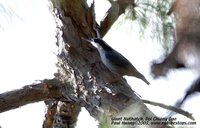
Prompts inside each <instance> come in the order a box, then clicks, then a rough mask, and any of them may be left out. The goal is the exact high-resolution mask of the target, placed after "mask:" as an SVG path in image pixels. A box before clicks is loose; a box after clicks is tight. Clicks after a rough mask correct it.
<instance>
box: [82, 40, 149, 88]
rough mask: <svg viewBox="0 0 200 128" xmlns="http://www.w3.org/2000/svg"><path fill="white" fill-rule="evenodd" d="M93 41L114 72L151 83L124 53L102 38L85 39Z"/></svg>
mask: <svg viewBox="0 0 200 128" xmlns="http://www.w3.org/2000/svg"><path fill="white" fill-rule="evenodd" d="M84 40H85V41H87V42H90V43H92V45H93V46H95V47H96V48H97V50H98V52H99V54H100V57H101V60H102V62H103V64H104V65H105V66H106V67H107V68H108V69H109V70H110V71H111V72H113V73H117V74H119V75H120V76H122V77H123V76H125V75H127V76H133V77H136V78H139V79H141V80H143V81H144V82H145V83H146V84H147V85H149V84H150V83H149V82H148V81H147V79H146V78H145V77H144V75H142V74H141V73H140V72H139V71H138V70H137V69H136V68H135V67H134V66H133V65H132V64H131V62H130V61H129V60H128V59H126V58H125V57H124V56H123V55H122V54H120V53H119V52H117V51H116V50H114V49H113V48H112V47H111V46H109V45H108V44H107V43H106V42H105V41H104V40H103V39H101V38H92V39H84Z"/></svg>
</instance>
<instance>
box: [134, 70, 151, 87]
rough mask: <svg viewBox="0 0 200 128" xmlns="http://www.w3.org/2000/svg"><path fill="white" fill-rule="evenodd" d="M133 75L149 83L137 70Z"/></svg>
mask: <svg viewBox="0 0 200 128" xmlns="http://www.w3.org/2000/svg"><path fill="white" fill-rule="evenodd" d="M134 75H135V77H137V78H139V79H141V80H143V81H144V82H145V83H146V84H147V85H150V83H149V81H148V80H147V79H146V78H145V77H144V76H143V75H142V74H141V73H139V72H137V73H134Z"/></svg>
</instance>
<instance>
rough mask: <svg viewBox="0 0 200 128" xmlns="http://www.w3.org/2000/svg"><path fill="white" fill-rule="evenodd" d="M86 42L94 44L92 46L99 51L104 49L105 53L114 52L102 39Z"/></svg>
mask: <svg viewBox="0 0 200 128" xmlns="http://www.w3.org/2000/svg"><path fill="white" fill-rule="evenodd" d="M84 40H85V41H88V42H90V43H92V45H93V46H95V47H96V48H97V49H103V50H105V51H111V50H113V49H112V48H111V47H110V46H109V45H108V44H107V43H106V42H105V41H104V40H102V39H100V38H92V39H84Z"/></svg>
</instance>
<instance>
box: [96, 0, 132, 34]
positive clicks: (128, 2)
mask: <svg viewBox="0 0 200 128" xmlns="http://www.w3.org/2000/svg"><path fill="white" fill-rule="evenodd" d="M109 2H110V4H111V7H110V9H109V10H108V11H107V13H106V16H105V18H104V19H103V20H102V21H101V22H100V35H101V36H102V37H103V36H105V35H106V33H107V32H108V30H109V29H110V28H111V27H112V25H113V24H114V23H115V21H116V20H117V19H118V17H119V16H120V15H121V14H123V13H124V12H125V10H126V8H127V7H128V6H135V1H134V0H117V1H112V0H109Z"/></svg>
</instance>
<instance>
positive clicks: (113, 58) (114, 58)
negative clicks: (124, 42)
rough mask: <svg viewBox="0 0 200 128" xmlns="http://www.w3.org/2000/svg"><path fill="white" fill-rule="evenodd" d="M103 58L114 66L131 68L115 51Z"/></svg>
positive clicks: (107, 53)
mask: <svg viewBox="0 0 200 128" xmlns="http://www.w3.org/2000/svg"><path fill="white" fill-rule="evenodd" d="M105 56H106V58H107V59H109V60H110V63H112V64H113V65H115V66H119V67H122V66H124V67H126V66H132V64H131V63H130V62H129V61H128V60H127V59H126V58H125V57H124V56H123V55H121V54H120V53H118V52H116V51H112V52H106V55H105Z"/></svg>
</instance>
